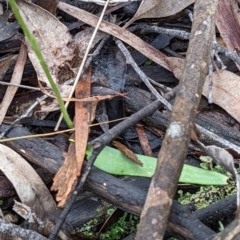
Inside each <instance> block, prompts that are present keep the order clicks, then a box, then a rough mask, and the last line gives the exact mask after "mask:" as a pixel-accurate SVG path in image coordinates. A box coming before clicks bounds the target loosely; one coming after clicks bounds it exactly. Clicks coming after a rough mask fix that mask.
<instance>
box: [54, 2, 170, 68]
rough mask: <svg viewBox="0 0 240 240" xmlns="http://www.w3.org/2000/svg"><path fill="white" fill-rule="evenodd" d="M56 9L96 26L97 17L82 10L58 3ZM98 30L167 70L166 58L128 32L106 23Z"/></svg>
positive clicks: (102, 23)
mask: <svg viewBox="0 0 240 240" xmlns="http://www.w3.org/2000/svg"><path fill="white" fill-rule="evenodd" d="M58 8H59V9H61V10H62V11H64V12H66V13H68V14H70V15H72V16H73V17H76V18H77V19H79V20H81V21H83V22H85V23H87V24H89V25H91V26H92V27H95V26H96V25H97V22H98V17H96V16H94V15H93V14H91V13H88V12H86V11H84V10H82V9H79V8H76V7H73V6H71V5H69V4H66V3H63V2H59V4H58ZM99 29H100V30H102V31H104V32H106V33H109V34H111V35H113V36H115V37H117V38H119V39H121V40H122V41H124V42H126V43H127V44H129V45H130V46H132V47H133V48H135V49H136V50H138V51H139V52H141V53H142V54H144V55H145V56H146V57H148V58H149V59H151V60H152V61H154V62H156V63H158V64H159V65H161V66H162V67H164V68H166V69H168V70H169V67H168V65H167V63H166V61H165V58H166V56H165V55H164V54H163V53H161V52H159V51H158V50H157V49H155V48H154V47H152V46H150V45H149V44H147V43H146V42H144V41H143V40H141V39H140V38H139V37H137V36H136V35H134V34H132V33H131V32H128V31H127V30H125V29H122V28H120V27H118V26H117V25H115V24H112V23H109V22H106V21H102V22H101V24H100V27H99Z"/></svg>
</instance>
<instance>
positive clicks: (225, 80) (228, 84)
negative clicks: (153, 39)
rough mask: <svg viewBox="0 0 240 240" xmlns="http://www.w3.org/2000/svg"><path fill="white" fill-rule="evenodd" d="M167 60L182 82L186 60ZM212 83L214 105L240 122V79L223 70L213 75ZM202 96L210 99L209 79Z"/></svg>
mask: <svg viewBox="0 0 240 240" xmlns="http://www.w3.org/2000/svg"><path fill="white" fill-rule="evenodd" d="M167 60H168V64H169V66H170V68H171V69H172V71H173V73H174V75H175V77H176V78H178V79H179V80H180V79H181V76H182V72H183V69H184V65H185V60H184V59H179V58H167ZM212 82H213V87H212V91H213V103H215V104H217V105H219V106H220V107H222V108H223V109H224V110H225V111H226V112H228V113H229V114H230V115H231V116H232V117H233V118H235V119H236V120H237V121H238V122H240V95H239V89H240V77H239V76H238V75H236V74H235V73H232V72H230V71H227V70H221V71H218V72H214V73H213V75H212ZM202 94H203V95H204V96H205V97H208V94H209V90H208V77H207V78H206V81H205V84H204V87H203V93H202Z"/></svg>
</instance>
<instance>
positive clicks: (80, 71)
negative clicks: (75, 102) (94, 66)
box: [54, 0, 109, 131]
mask: <svg viewBox="0 0 240 240" xmlns="http://www.w3.org/2000/svg"><path fill="white" fill-rule="evenodd" d="M108 3H109V0H107V1H106V2H105V6H104V8H103V10H102V13H101V16H100V17H99V19H98V23H97V25H96V27H95V29H94V31H93V34H92V36H91V39H90V41H89V43H88V46H87V49H86V52H85V54H84V57H83V59H82V62H81V65H80V67H79V70H78V73H77V76H76V78H75V81H74V84H73V86H72V90H71V92H70V94H69V96H68V98H72V96H73V93H74V91H75V88H76V86H77V83H78V80H79V79H80V77H81V74H82V72H83V69H84V65H85V63H86V60H87V57H88V54H89V52H90V50H91V47H92V43H93V40H94V38H95V36H96V34H97V31H98V29H99V26H100V24H101V22H102V19H103V16H104V13H105V11H106V9H107V6H108ZM69 103H70V102H66V103H65V108H67V107H68V105H69ZM62 118H63V114H62V113H61V115H60V117H59V119H58V122H57V125H56V127H55V129H54V130H55V131H56V130H58V128H59V125H60V123H61V121H62Z"/></svg>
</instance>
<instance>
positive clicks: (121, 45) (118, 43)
mask: <svg viewBox="0 0 240 240" xmlns="http://www.w3.org/2000/svg"><path fill="white" fill-rule="evenodd" d="M115 42H116V44H117V46H118V48H119V49H120V50H121V51H122V53H123V54H124V56H125V58H126V60H127V63H128V64H130V65H131V66H132V67H133V69H134V70H135V71H136V72H137V73H138V75H139V76H140V78H141V79H142V80H143V82H144V83H145V84H146V86H147V87H148V88H149V90H150V91H151V92H152V93H153V94H154V96H155V97H156V98H157V99H158V100H159V101H161V102H162V103H163V104H164V106H166V107H167V108H168V109H169V110H172V105H171V104H170V103H169V102H168V101H167V100H166V99H165V98H163V97H162V96H161V95H160V94H159V93H158V92H157V90H156V89H155V88H154V87H153V86H152V84H151V83H150V82H149V80H148V77H147V76H146V74H145V73H144V72H143V71H142V70H141V69H140V68H139V67H138V65H137V64H136V62H135V61H134V60H133V58H132V56H131V54H130V52H129V51H128V50H127V48H126V47H125V46H124V45H123V43H122V42H121V41H120V40H115Z"/></svg>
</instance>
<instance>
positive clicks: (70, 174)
mask: <svg viewBox="0 0 240 240" xmlns="http://www.w3.org/2000/svg"><path fill="white" fill-rule="evenodd" d="M71 138H72V139H74V138H75V134H73V135H72V136H71ZM64 155H65V156H64V157H65V159H64V162H63V165H62V166H61V167H60V169H59V170H58V172H57V174H56V175H55V177H54V179H53V185H52V187H51V190H52V191H58V193H57V196H56V201H57V202H58V206H59V207H62V206H63V205H64V204H65V202H66V199H67V198H68V196H69V194H70V192H71V190H72V189H73V188H74V186H75V185H76V180H77V176H78V175H79V172H78V169H77V161H76V151H75V143H73V142H71V143H70V145H69V147H68V152H67V153H66V154H64Z"/></svg>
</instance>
